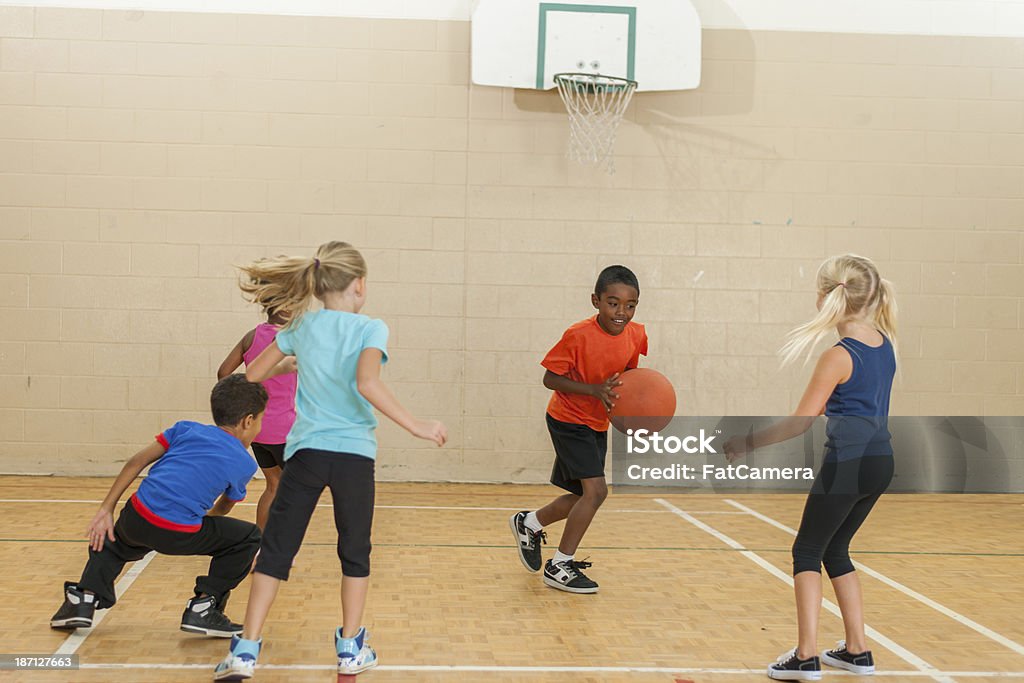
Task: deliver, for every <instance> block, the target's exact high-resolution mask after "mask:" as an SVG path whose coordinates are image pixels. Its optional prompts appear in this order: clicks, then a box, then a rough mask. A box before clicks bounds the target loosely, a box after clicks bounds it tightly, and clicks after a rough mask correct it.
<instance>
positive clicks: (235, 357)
mask: <svg viewBox="0 0 1024 683" xmlns="http://www.w3.org/2000/svg"><path fill="white" fill-rule="evenodd" d="M265 312H266V315H267V322H265V323H260V324H259V325H257V326H256V327H255V328H254V329H251V330H249V331H248V332H246V333H245V336H244V337H242V338H241V339H240V340H239V341H238V343H237V344H235V348H233V349H231V352H230V353H229V354H228V355H227V358H225V359H224V362H222V363H221V364H220V368H218V369H217V379H218V380H219V379H222V378H224V377H227V376H228V375H230V374H231V373H233V372H234V371H235V370H236V369H238V366H239V365H241V364H242V363H243V362H244V363H245V365H246V366H248V365H249V363H251V362H252V361H254V360H256V357H257V356H259V355H260V352H261V351H263V349H265V348H267V347H268V346H270V344H271V342H273V341H274V338H275V337H276V336H277V332H278V330H280V329H281V327H282V326H283V325H284V324H286V323H287V322H288V321H287V320H286V319H285V318H284V317H282V316H281V315H279V314H278V313H277V312H276V311H273V310H267V311H265ZM296 378H297V375H296V374H295V373H294V372H292V373H287V374H283V375H276V376H274V377H271V378H270V379H267V380H264V381H263V382H262V384H263V387H264V388H265V389H266V390H267V394H268V396H269V397H270V398H269V400H268V401H267V410H266V413H264V415H263V430H262V431H261V432H260V433H259V435H258V436H257V437H256V439H255V440H254V441H253V442H252V452H253V455H255V456H256V462H257V464H259V466H260V469H262V470H263V475H264V476H265V477H266V480H267V487H266V489H264V491H263V495H261V496H260V500H259V503H258V504H257V506H256V525H257V526H258V527H259V528H260V529H261V530H262V529H263V528H264V527H265V526H266V524H267V516H268V515H269V514H270V504H271V503H273V502H274V496H275V495H276V494H277V484H278V482H279V481H280V480H281V468H282V467H284V444H285V441H287V440H288V431H289V430H290V429H291V428H292V423H294V422H295V383H296Z"/></svg>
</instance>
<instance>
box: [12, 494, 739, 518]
mask: <svg viewBox="0 0 1024 683" xmlns="http://www.w3.org/2000/svg"><path fill="white" fill-rule="evenodd" d="M102 502H103V501H101V500H83V499H77V498H0V504H3V503H76V504H93V505H99V504H100V503H102ZM256 505H257V503H236V504H235V507H256ZM317 507H318V508H333V507H334V506H333V505H332V504H331V503H318V504H317ZM374 509H377V510H470V511H472V510H482V511H489V512H519V511H520V510H530V509H532V507H531V506H529V505H524V506H520V507H510V508H506V507H474V506H456V505H375V506H374ZM602 512H616V513H637V514H645V515H652V514H653V515H665V514H669V512H668V510H633V509H622V510H602ZM700 514H702V515H744V514H746V513H744V512H740V511H739V510H701V511H700Z"/></svg>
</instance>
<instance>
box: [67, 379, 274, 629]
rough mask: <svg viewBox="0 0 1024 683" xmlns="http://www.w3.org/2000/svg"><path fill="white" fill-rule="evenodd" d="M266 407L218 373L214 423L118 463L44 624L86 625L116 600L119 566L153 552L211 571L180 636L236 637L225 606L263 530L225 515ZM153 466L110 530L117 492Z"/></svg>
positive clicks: (250, 464)
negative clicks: (206, 564) (201, 562)
mask: <svg viewBox="0 0 1024 683" xmlns="http://www.w3.org/2000/svg"><path fill="white" fill-rule="evenodd" d="M266 405H267V392H266V390H265V389H264V388H263V387H262V386H261V385H260V384H256V383H252V382H248V381H246V379H245V377H244V376H243V375H231V376H229V377H225V378H224V379H222V380H221V381H219V382H217V384H216V386H214V388H213V392H212V393H211V395H210V407H211V410H212V412H213V421H214V423H215V425H216V426H214V425H205V424H199V423H197V422H186V421H182V422H178V423H177V424H175V425H174V426H173V427H171V428H170V429H168V430H166V431H164V432H163V433H161V434H159V435H157V437H156V441H155V442H154V443H152V444H150V445H149V446H146V447H145V448H143V449H142V450H141V451H139V452H138V453H136V454H135V455H134V456H132V457H131V458H130V459H129V460H128V462H126V463H125V465H124V467H123V468H122V469H121V473H120V474H119V475H118V476H117V479H115V480H114V483H113V485H111V487H110V491H109V492H108V493H107V496H106V498H104V499H103V503H102V504H100V509H99V511H97V512H96V515H95V516H94V517H93V519H92V522H91V523H90V524H89V528H88V530H87V531H86V535H87V536H88V537H89V561H88V562H87V563H86V565H85V569H84V570H83V572H82V578H81V579H80V580H79V581H78V583H77V584H76V583H72V582H70V581H69V582H66V583H65V584H64V604H63V605H61V607H60V609H59V610H57V613H56V614H54V615H53V618H51V619H50V627H51V628H56V629H69V630H70V629H75V628H88V627H90V626H92V622H93V613H94V612H95V611H96V610H97V609H106V608H109V607H113V605H114V603H115V602H116V601H117V597H116V596H115V595H114V580H115V579H116V578H117V576H118V574H120V573H121V570H122V569H124V565H125V563H126V562H134V561H136V560H140V559H142V558H143V557H144V556H145V555H146V554H147V553H148V552H150V551H151V550H155V551H156V552H158V553H162V554H164V555H209V556H211V557H212V559H211V560H210V568H209V572H208V574H207V575H206V576H200V577H197V578H196V585H195V597H193V598H192V599H191V600H189V602H188V606H187V607H186V608H185V612H184V614H183V615H182V618H181V630H182V631H188V632H190V633H202V634H205V635H210V636H219V637H223V638H227V637H230V636H232V635H234V634H236V633H240V632H241V630H242V626H241V625H240V624H235V623H232V621H231V620H230V619H228V617H227V616H226V615H225V614H224V605H225V604H226V603H227V599H228V595H229V593H230V592H231V590H232V589H233V588H235V587H236V586H237V585H238V584H240V583H241V582H242V581H243V580H244V579H245V577H246V576H247V575H248V573H249V570H250V568H251V567H252V562H253V558H254V557H255V556H256V551H257V550H258V549H259V543H260V532H259V529H258V528H257V527H256V525H255V524H251V523H249V522H244V521H242V520H240V519H232V518H229V517H225V515H226V514H227V513H228V512H229V511H230V510H231V508H232V507H233V506H234V505H235V503H237V502H239V501H241V500H242V499H244V498H245V487H246V484H248V483H249V480H250V479H251V478H252V475H253V474H255V473H256V463H255V461H253V459H252V456H250V455H249V452H248V450H246V449H248V447H249V444H250V443H252V440H253V439H254V438H255V437H256V435H257V434H259V432H260V428H261V424H262V420H263V411H264V409H265V407H266ZM151 464H152V465H153V467H152V468H151V469H150V471H149V475H148V476H147V477H146V478H145V479H143V480H142V484H141V485H140V486H139V489H138V491H136V493H135V494H134V495H132V497H131V498H129V500H128V503H127V504H126V505H125V506H124V507H123V508H122V509H121V515H120V517H118V520H117V523H116V524H115V523H114V516H113V515H114V508H115V506H116V505H117V503H118V501H119V500H120V499H121V495H122V494H123V493H124V492H125V490H126V489H127V488H128V486H129V485H131V483H132V482H133V481H134V480H135V478H136V477H138V476H139V474H140V473H141V472H142V471H143V470H144V469H145V468H146V467H147V466H149V465H151Z"/></svg>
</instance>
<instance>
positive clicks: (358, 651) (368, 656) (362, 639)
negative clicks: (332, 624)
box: [334, 628, 377, 675]
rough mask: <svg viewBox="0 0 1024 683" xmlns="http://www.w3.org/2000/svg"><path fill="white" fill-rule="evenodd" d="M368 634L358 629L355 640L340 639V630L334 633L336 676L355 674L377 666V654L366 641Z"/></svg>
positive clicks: (362, 629)
mask: <svg viewBox="0 0 1024 683" xmlns="http://www.w3.org/2000/svg"><path fill="white" fill-rule="evenodd" d="M368 639H369V634H367V633H366V629H365V628H360V629H359V633H357V634H356V637H355V638H342V637H341V629H340V628H339V629H337V630H336V631H335V632H334V647H335V649H337V651H338V674H339V675H340V674H349V675H351V674H357V673H360V672H361V671H366V670H367V669H372V668H373V667H375V666H377V653H376V652H374V651H373V648H372V647H370V646H369V645H368V644H367V643H366V641H367V640H368Z"/></svg>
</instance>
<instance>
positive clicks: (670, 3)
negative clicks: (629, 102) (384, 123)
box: [472, 0, 701, 91]
mask: <svg viewBox="0 0 1024 683" xmlns="http://www.w3.org/2000/svg"><path fill="white" fill-rule="evenodd" d="M472 35H473V55H472V62H473V82H474V83H477V84H479V85H494V86H502V87H507V88H534V89H538V90H548V89H550V88H553V87H554V86H555V83H554V81H553V79H552V76H553V75H554V74H556V73H560V72H586V73H600V74H603V75H606V76H616V77H619V78H628V79H629V80H635V81H637V82H638V86H637V90H638V91H645V90H689V89H691V88H696V87H697V86H698V85H699V84H700V58H701V25H700V18H699V17H698V15H697V10H696V9H694V7H693V5H691V4H690V2H689V0H624V1H616V0H589V1H588V2H542V1H541V0H479V2H478V3H477V5H476V8H475V9H474V11H473V25H472Z"/></svg>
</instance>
